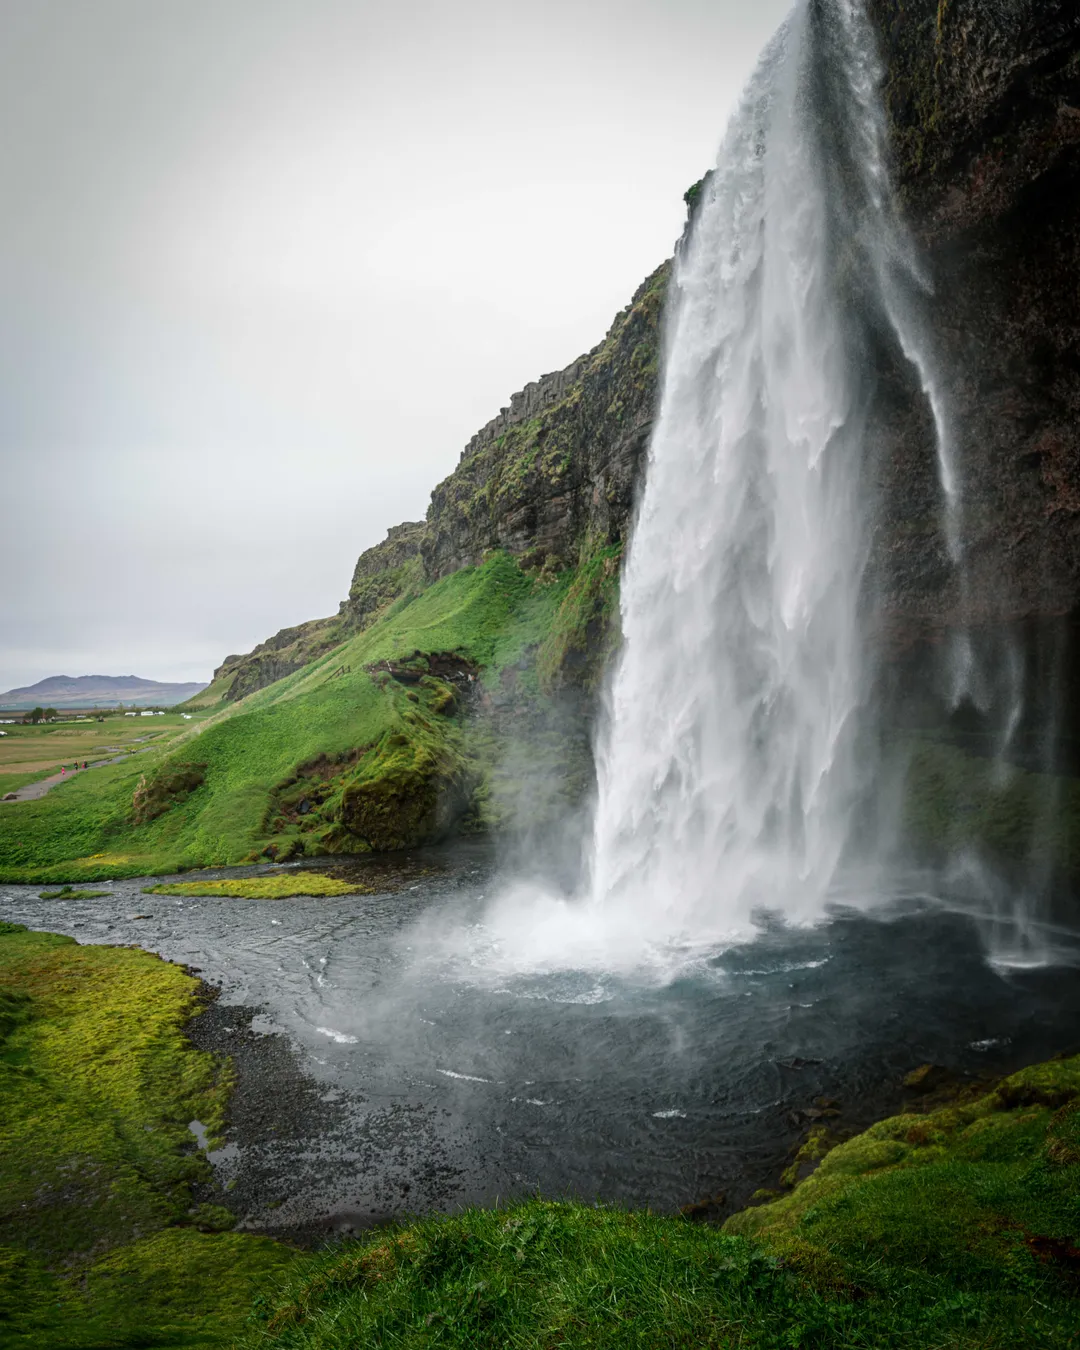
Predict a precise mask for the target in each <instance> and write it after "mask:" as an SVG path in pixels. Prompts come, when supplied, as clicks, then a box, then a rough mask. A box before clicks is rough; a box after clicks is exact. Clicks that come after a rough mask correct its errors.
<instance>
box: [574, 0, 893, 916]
mask: <svg viewBox="0 0 1080 1350" xmlns="http://www.w3.org/2000/svg"><path fill="white" fill-rule="evenodd" d="M832 8H833V10H834V12H835V13H834V22H835V21H836V20H839V24H838V26H837V34H836V35H837V36H838V38H839V40H840V41H839V45H840V47H841V49H842V52H843V54H844V55H846V56H847V57H848V58H849V62H848V68H847V71H846V74H847V76H848V78H849V81H854V79H855V77H857V78H858V80H859V81H860V82H862V81H865V80H866V76H865V73H864V72H863V70H862V67H861V65H860V57H861V56H862V53H860V52H859V51H858V50H857V49H856V47H855V45H854V43H853V42H852V41H851V39H852V38H853V37H854V36H855V35H856V34H857V33H858V32H859V29H858V25H857V24H855V23H854V21H853V20H851V16H850V15H849V14H848V13H847V6H846V5H844V4H843V3H839V4H837V5H835V6H833V7H832ZM849 20H851V21H849ZM813 47H814V39H813V34H812V31H811V16H810V9H809V6H808V5H805V4H804V5H800V6H799V7H798V8H797V9H796V11H795V13H794V14H793V16H792V17H791V19H790V20H789V22H788V24H787V26H786V27H785V28H784V29H783V30H782V31H781V33H780V34H779V36H778V37H777V39H776V40H775V41H774V43H773V45H772V47H771V48H770V49H769V50H768V51H767V53H766V55H765V57H764V59H763V62H762V64H761V66H760V68H759V70H758V72H757V74H756V76H755V77H754V79H753V81H752V83H751V85H750V88H749V90H748V92H747V94H746V96H745V98H744V100H743V103H742V106H741V107H740V109H739V111H738V112H737V114H736V116H735V117H734V119H733V121H732V124H731V127H730V129H729V132H728V135H727V137H726V140H725V142H724V145H723V147H722V149H721V153H720V158H719V164H718V168H717V170H716V171H715V173H714V174H713V175H712V178H711V180H710V181H709V185H708V189H707V192H706V194H705V196H704V200H703V201H702V204H701V207H700V214H699V217H698V220H697V222H696V226H695V229H694V231H693V234H692V237H691V239H690V240H689V243H688V245H687V247H686V248H685V249H684V250H683V251H682V253H681V255H680V256H679V258H678V259H677V262H676V275H675V278H674V283H673V291H672V298H671V301H670V305H671V317H670V320H669V322H670V334H669V342H668V352H667V363H666V372H665V378H664V385H663V391H662V399H661V407H660V415H659V419H658V424H657V427H656V431H655V434H654V437H653V442H652V446H651V451H650V456H649V463H648V470H647V479H646V487H645V493H644V498H643V501H642V505H641V510H640V514H639V518H638V521H637V526H636V531H635V534H634V538H633V545H632V548H631V551H630V556H629V560H628V564H627V567H626V573H625V576H624V581H623V593H622V594H623V599H622V619H623V633H624V645H623V651H622V655H621V659H620V661H619V664H618V667H617V670H616V672H615V676H614V680H613V684H612V688H611V694H610V709H609V716H608V719H607V722H606V726H605V729H604V731H603V733H602V738H601V741H600V745H599V755H598V775H599V800H598V806H597V812H596V820H595V828H594V856H593V861H592V879H591V880H592V903H593V905H594V906H600V907H608V908H614V909H616V910H617V911H618V912H619V913H620V914H621V915H623V916H625V917H626V918H627V919H630V917H631V916H632V915H634V914H637V915H639V916H641V917H644V915H645V914H646V913H647V914H648V915H649V916H650V919H651V922H652V923H653V925H654V926H656V928H657V929H659V930H661V931H664V932H666V934H667V936H669V937H672V938H674V937H680V936H688V935H691V934H693V935H702V934H703V933H706V932H713V933H715V932H716V931H718V930H720V931H730V930H732V929H739V928H741V927H744V926H745V925H746V924H747V923H748V922H749V921H750V920H751V917H752V916H753V914H754V913H755V911H758V910H760V909H762V908H765V909H771V910H779V911H781V912H782V913H783V914H784V915H785V916H787V917H788V918H794V919H802V918H809V917H814V916H817V915H819V914H820V913H821V911H822V908H823V905H824V903H825V901H826V898H827V896H828V893H829V890H830V887H831V885H832V883H833V878H834V875H835V873H836V869H837V867H838V865H839V863H840V861H841V858H842V857H843V855H844V853H845V850H846V847H847V845H848V842H849V835H850V831H851V826H852V821H853V817H854V813H855V809H856V806H857V804H858V803H859V801H860V798H861V796H862V794H863V792H864V790H865V788H866V787H867V785H868V778H867V776H868V770H869V767H870V766H869V765H868V764H867V762H866V760H865V758H864V757H863V755H862V754H861V753H860V752H859V725H860V713H861V710H862V708H863V704H864V702H865V697H866V691H867V682H868V681H867V670H866V664H865V661H864V643H863V640H862V637H861V634H860V624H859V597H860V591H861V586H862V578H863V572H864V567H865V562H866V555H867V529H866V522H865V514H866V512H865V508H864V500H865V497H866V493H865V492H864V489H863V483H862V478H863V473H862V470H863V461H864V458H865V455H864V448H863V434H862V433H863V427H864V405H865V398H864V394H863V391H862V389H861V387H860V381H859V380H858V378H857V375H856V373H855V366H854V362H853V354H852V349H851V342H850V340H849V334H848V331H847V329H848V325H847V323H846V322H845V317H844V314H843V312H842V309H841V307H840V305H839V303H838V300H837V298H836V294H835V289H834V286H833V283H832V277H833V271H834V268H833V262H834V247H835V245H834V240H833V238H832V222H833V219H834V217H833V214H832V212H831V211H830V204H829V200H828V189H827V178H826V174H825V173H824V171H823V161H822V151H821V147H820V145H819V142H818V136H817V130H816V128H817V124H818V119H817V117H816V115H815V113H816V109H815V106H814V90H813V82H812V75H813V73H814V72H813ZM849 87H850V88H851V93H852V97H851V98H850V100H849V111H850V113H851V115H852V116H853V117H855V118H856V119H857V120H858V119H862V118H865V117H867V115H868V112H869V109H870V92H869V90H868V89H865V90H864V89H863V88H862V85H861V83H860V85H859V87H858V89H856V87H855V84H854V83H853V82H852V83H851V84H850V86H849ZM875 135H876V133H875V132H873V131H872V130H870V129H867V128H862V129H861V139H862V141H863V142H864V145H863V147H862V148H863V150H864V152H865V150H866V149H867V148H868V147H871V148H873V149H874V153H875V154H877V151H876V142H875ZM863 167H864V185H865V187H867V188H871V189H873V191H871V192H869V193H867V194H866V202H865V206H866V208H868V209H869V210H870V211H871V212H873V213H874V214H876V215H877V216H878V217H879V220H880V219H881V218H883V217H884V214H885V207H886V202H887V200H888V194H887V192H886V190H885V184H884V181H883V173H884V170H883V167H882V161H881V160H880V158H878V159H875V160H874V162H873V163H869V164H865V165H864V166H863ZM867 228H868V229H869V230H870V231H871V232H872V231H873V222H870V223H869V224H868V227H867Z"/></svg>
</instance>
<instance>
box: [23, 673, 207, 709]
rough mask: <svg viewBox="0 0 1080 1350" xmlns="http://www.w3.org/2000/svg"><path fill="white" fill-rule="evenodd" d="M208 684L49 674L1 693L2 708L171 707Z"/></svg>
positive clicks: (137, 677)
mask: <svg viewBox="0 0 1080 1350" xmlns="http://www.w3.org/2000/svg"><path fill="white" fill-rule="evenodd" d="M205 688H206V682H205V681H203V682H202V683H198V682H191V683H187V684H162V683H160V682H159V681H157V680H144V679H140V677H139V676H138V675H50V676H49V678H48V679H47V680H39V681H38V682H37V684H31V685H28V686H27V687H26V688H25V689H9V690H8V691H7V693H6V694H0V707H2V708H36V707H38V706H39V705H40V706H41V707H42V708H45V707H48V708H114V707H115V706H116V705H117V704H118V703H123V704H126V705H129V706H131V705H135V704H140V705H143V706H145V705H147V704H154V705H160V706H162V707H165V708H168V707H171V706H172V705H173V704H175V703H183V702H184V700H185V699H188V698H194V697H195V695H196V694H198V693H201V692H202V690H204V689H205Z"/></svg>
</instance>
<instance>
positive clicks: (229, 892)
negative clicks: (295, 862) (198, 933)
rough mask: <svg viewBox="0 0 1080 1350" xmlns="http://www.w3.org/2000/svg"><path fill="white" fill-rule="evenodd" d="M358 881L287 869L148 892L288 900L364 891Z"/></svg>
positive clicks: (353, 893) (153, 887)
mask: <svg viewBox="0 0 1080 1350" xmlns="http://www.w3.org/2000/svg"><path fill="white" fill-rule="evenodd" d="M364 889H365V888H364V887H363V886H358V885H356V884H355V883H354V882H348V881H336V880H335V879H334V878H333V877H325V876H321V875H320V874H319V873H318V872H283V873H278V874H275V875H274V876H262V877H230V878H228V879H227V880H226V881H181V882H177V883H175V884H173V885H170V886H148V887H146V888H145V893H146V894H147V895H193V896H197V895H206V896H212V895H225V896H233V897H235V898H237V899H242V900H288V899H291V898H292V897H293V896H299V895H356V894H358V893H360V892H363V891H364Z"/></svg>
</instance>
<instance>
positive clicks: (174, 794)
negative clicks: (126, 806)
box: [131, 763, 206, 825]
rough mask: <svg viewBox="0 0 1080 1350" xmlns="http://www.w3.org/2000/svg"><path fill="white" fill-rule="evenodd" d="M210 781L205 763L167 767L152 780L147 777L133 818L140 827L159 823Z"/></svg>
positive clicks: (133, 802)
mask: <svg viewBox="0 0 1080 1350" xmlns="http://www.w3.org/2000/svg"><path fill="white" fill-rule="evenodd" d="M205 781H206V765H205V764H176V763H171V764H168V765H165V766H163V767H162V768H161V769H160V770H159V771H158V772H157V773H156V774H154V775H153V776H152V777H149V778H148V777H147V776H146V775H145V774H144V775H143V776H142V778H140V779H139V785H138V787H136V789H135V794H134V796H133V797H132V799H131V818H132V820H133V821H134V822H135V824H136V825H144V824H146V823H147V822H148V821H151V820H156V819H157V818H158V816H162V815H164V814H165V812H166V811H169V810H171V809H172V807H173V806H175V805H176V804H177V802H180V801H182V800H183V799H184V798H185V797H188V796H190V795H191V793H192V792H194V791H195V789H196V788H198V787H202V785H203V783H204V782H205Z"/></svg>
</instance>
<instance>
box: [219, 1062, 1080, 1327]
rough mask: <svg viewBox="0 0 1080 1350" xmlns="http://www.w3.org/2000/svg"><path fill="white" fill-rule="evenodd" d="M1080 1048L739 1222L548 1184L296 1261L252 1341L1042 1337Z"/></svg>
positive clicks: (1060, 1295)
mask: <svg viewBox="0 0 1080 1350" xmlns="http://www.w3.org/2000/svg"><path fill="white" fill-rule="evenodd" d="M1078 1236H1080V1059H1078V1060H1072V1061H1067V1062H1056V1063H1051V1064H1047V1065H1041V1066H1038V1067H1036V1068H1035V1069H1031V1070H1027V1071H1025V1072H1024V1073H1021V1074H1017V1075H1016V1076H1015V1077H1013V1078H1011V1079H1008V1080H1007V1081H1006V1082H1005V1083H1004V1084H1002V1085H1001V1086H1000V1087H999V1088H998V1089H997V1090H996V1091H995V1092H993V1093H991V1094H990V1095H989V1096H987V1097H986V1098H984V1099H982V1100H981V1101H977V1102H973V1103H968V1104H966V1105H960V1106H954V1107H950V1108H948V1109H945V1110H942V1111H938V1112H936V1113H934V1114H932V1115H928V1116H916V1115H908V1116H900V1117H897V1118H895V1119H894V1120H890V1121H885V1122H883V1123H882V1124H880V1125H877V1126H874V1127H873V1128H872V1129H871V1130H869V1131H868V1132H867V1133H866V1134H865V1135H861V1136H859V1137H857V1138H856V1139H854V1140H852V1141H850V1142H849V1143H847V1144H844V1145H841V1146H840V1147H838V1148H836V1149H834V1150H833V1151H832V1152H831V1153H829V1154H828V1155H827V1156H826V1158H825V1160H824V1162H822V1164H821V1166H820V1167H819V1169H818V1171H817V1172H815V1173H814V1174H813V1175H812V1176H811V1177H810V1178H809V1179H807V1180H806V1181H804V1182H802V1183H801V1185H799V1186H798V1187H797V1188H796V1189H795V1190H794V1191H793V1192H792V1194H791V1195H790V1196H787V1197H785V1198H784V1199H782V1200H779V1201H777V1202H775V1203H773V1204H770V1205H765V1206H762V1207H760V1208H757V1209H751V1210H747V1211H744V1213H742V1214H740V1215H737V1216H735V1217H734V1218H733V1219H731V1220H729V1221H728V1223H727V1225H726V1227H725V1230H724V1231H722V1232H721V1231H718V1230H716V1229H714V1228H707V1227H703V1226H698V1225H696V1224H693V1223H690V1222H689V1221H687V1220H685V1219H682V1218H669V1217H662V1216H657V1215H652V1214H648V1213H645V1214H642V1213H625V1212H623V1211H619V1210H614V1209H605V1208H596V1207H592V1206H587V1205H580V1204H553V1203H549V1202H546V1201H543V1200H535V1201H530V1202H528V1203H526V1204H522V1205H516V1206H513V1207H511V1208H509V1209H507V1210H503V1211H491V1210H487V1211H484V1210H470V1211H468V1212H467V1213H465V1214H461V1215H457V1216H454V1217H451V1218H431V1219H423V1220H418V1221H416V1222H413V1223H409V1224H406V1225H402V1226H400V1227H398V1228H396V1229H393V1230H390V1231H384V1232H381V1233H378V1234H376V1235H374V1236H373V1237H371V1238H369V1239H368V1240H367V1241H365V1242H360V1243H355V1244H348V1245H345V1246H342V1247H340V1248H338V1249H337V1250H334V1251H331V1252H328V1253H326V1254H324V1255H322V1256H319V1257H316V1258H313V1259H307V1260H305V1261H303V1262H301V1263H298V1265H297V1266H295V1267H293V1268H292V1269H291V1270H290V1272H289V1273H288V1275H287V1277H286V1278H285V1280H284V1281H283V1282H282V1283H281V1285H280V1286H279V1288H278V1289H277V1290H276V1291H273V1292H271V1293H269V1294H268V1296H265V1297H264V1298H262V1299H261V1300H260V1301H259V1303H258V1305H257V1316H258V1321H257V1323H256V1325H255V1326H254V1327H253V1328H252V1329H251V1330H250V1332H249V1333H248V1335H247V1338H246V1339H245V1340H244V1341H243V1342H242V1344H243V1345H244V1346H245V1347H246V1348H247V1350H256V1347H270V1346H280V1347H282V1350H286V1348H287V1350H345V1348H346V1347H353V1346H364V1347H371V1350H378V1348H381V1347H387V1348H388V1347H391V1346H393V1347H413V1346H416V1347H420V1346H431V1345H439V1346H445V1347H455V1346H456V1347H462V1350H464V1348H465V1347H491V1348H492V1350H495V1347H498V1348H499V1350H502V1348H503V1347H522V1348H523V1350H524V1347H546V1346H566V1347H572V1346H580V1347H593V1346H596V1347H600V1346H603V1347H623V1346H625V1347H676V1346H677V1347H688V1348H689V1347H699V1346H700V1347H704V1346H716V1347H721V1346H723V1347H734V1346H742V1347H760V1348H761V1350H780V1347H799V1348H800V1350H871V1348H875V1350H877V1348H879V1347H897V1348H898V1350H900V1348H903V1350H945V1347H950V1348H956V1350H958V1348H960V1347H971V1348H972V1350H975V1347H979V1348H980V1350H989V1348H990V1347H994V1348H995V1350H1013V1348H1015V1350H1035V1348H1037V1347H1066V1346H1075V1345H1076V1344H1077V1340H1078V1329H1080V1320H1078V1318H1077V1308H1078V1306H1080V1305H1078V1293H1080V1289H1078V1284H1077V1276H1078V1264H1077V1263H1078V1262H1080V1251H1077V1250H1076V1249H1077V1246H1078Z"/></svg>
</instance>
